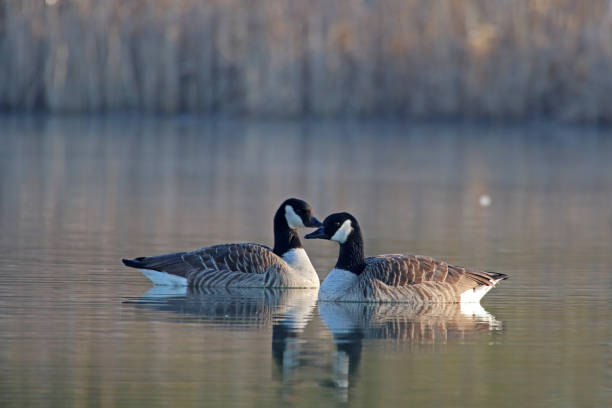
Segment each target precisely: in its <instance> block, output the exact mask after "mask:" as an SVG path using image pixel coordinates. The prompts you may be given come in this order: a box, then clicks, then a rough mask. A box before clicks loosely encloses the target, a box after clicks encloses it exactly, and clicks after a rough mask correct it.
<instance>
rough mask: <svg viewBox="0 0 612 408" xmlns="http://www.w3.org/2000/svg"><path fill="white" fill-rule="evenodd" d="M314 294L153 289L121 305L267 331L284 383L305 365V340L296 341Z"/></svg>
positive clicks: (311, 309)
mask: <svg viewBox="0 0 612 408" xmlns="http://www.w3.org/2000/svg"><path fill="white" fill-rule="evenodd" d="M317 293H318V290H317V289H270V288H198V289H194V288H185V287H170V286H154V287H152V288H151V289H150V290H148V291H147V292H146V293H144V294H143V295H142V296H141V297H139V298H136V299H130V300H128V301H125V302H124V303H125V304H131V305H135V306H138V307H144V308H147V309H153V310H159V311H165V312H172V313H174V314H177V315H179V316H181V317H186V316H188V317H191V318H194V319H197V321H200V322H212V323H214V324H220V325H224V326H232V325H239V326H240V327H241V329H246V330H248V328H249V327H251V328H260V327H270V326H271V327H272V358H273V361H274V363H275V365H276V366H277V369H278V370H277V371H278V373H279V374H280V377H281V378H280V380H281V381H282V382H283V383H285V384H287V383H291V382H292V381H293V379H294V372H295V370H296V369H297V368H298V367H299V366H300V365H301V364H302V363H303V361H302V360H301V359H300V356H301V355H302V346H303V344H304V341H303V340H301V339H300V338H299V336H300V334H301V333H302V332H303V330H304V328H305V327H306V326H307V324H308V322H310V320H311V319H312V317H313V312H314V307H315V304H316V301H317Z"/></svg>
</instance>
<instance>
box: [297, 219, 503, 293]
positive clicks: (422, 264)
mask: <svg viewBox="0 0 612 408" xmlns="http://www.w3.org/2000/svg"><path fill="white" fill-rule="evenodd" d="M305 238H307V239H313V238H321V239H329V240H331V241H336V242H338V243H339V244H340V253H339V255H338V261H337V262H336V266H335V267H334V269H332V271H331V272H330V273H329V275H328V276H327V278H325V280H324V281H323V283H322V284H321V289H320V290H319V300H331V301H346V302H408V303H413V304H420V303H443V302H449V303H459V302H480V299H481V298H482V297H483V296H484V295H485V294H486V293H487V292H488V291H489V290H490V289H491V288H492V287H493V286H495V284H496V283H497V282H499V281H500V280H503V279H506V278H507V275H505V274H503V273H494V272H482V271H477V270H472V269H466V268H462V267H459V266H452V265H449V264H447V263H446V262H443V261H437V260H435V259H432V258H430V257H428V256H421V255H401V254H394V255H378V256H373V257H368V258H364V255H363V238H362V235H361V229H360V228H359V223H357V220H356V219H355V217H353V216H352V215H351V214H349V213H336V214H332V215H330V216H328V217H327V218H326V219H325V221H323V226H322V227H320V228H319V229H317V230H316V231H314V232H312V233H310V234H308V235H306V236H305Z"/></svg>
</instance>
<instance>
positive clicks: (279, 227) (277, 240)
mask: <svg viewBox="0 0 612 408" xmlns="http://www.w3.org/2000/svg"><path fill="white" fill-rule="evenodd" d="M293 248H302V241H300V237H299V235H298V233H297V231H296V230H292V229H291V228H289V224H287V219H286V218H285V212H284V209H279V210H278V211H277V212H276V215H275V216H274V249H273V250H272V251H273V252H274V253H275V254H276V255H278V256H283V255H284V254H285V252H287V251H288V250H290V249H293Z"/></svg>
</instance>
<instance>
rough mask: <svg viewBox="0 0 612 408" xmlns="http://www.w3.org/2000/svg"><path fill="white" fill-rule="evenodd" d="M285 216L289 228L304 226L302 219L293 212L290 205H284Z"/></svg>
mask: <svg viewBox="0 0 612 408" xmlns="http://www.w3.org/2000/svg"><path fill="white" fill-rule="evenodd" d="M285 218H286V219H287V224H289V228H291V229H296V228H300V227H303V226H304V221H302V218H301V217H300V216H299V215H297V214H296V213H295V211H294V210H293V207H292V206H290V205H286V206H285Z"/></svg>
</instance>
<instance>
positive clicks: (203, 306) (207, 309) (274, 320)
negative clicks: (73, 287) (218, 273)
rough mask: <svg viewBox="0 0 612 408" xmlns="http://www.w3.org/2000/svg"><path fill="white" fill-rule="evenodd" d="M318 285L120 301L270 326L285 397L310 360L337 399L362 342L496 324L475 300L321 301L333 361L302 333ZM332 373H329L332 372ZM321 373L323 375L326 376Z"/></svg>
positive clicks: (412, 340) (167, 292)
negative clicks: (416, 303) (412, 301)
mask: <svg viewBox="0 0 612 408" xmlns="http://www.w3.org/2000/svg"><path fill="white" fill-rule="evenodd" d="M316 302H317V289H259V288H258V289H246V288H233V289H221V288H209V289H198V290H193V289H185V288H176V289H174V288H169V287H161V286H156V287H153V288H151V289H150V290H149V291H148V292H146V293H145V294H144V295H143V296H141V297H140V298H137V299H131V300H128V301H126V302H125V303H129V304H132V305H136V306H138V307H144V308H147V309H153V310H159V311H166V312H172V313H173V314H176V315H178V316H180V317H181V319H182V321H183V319H184V318H185V317H189V318H194V319H197V321H204V322H212V323H214V324H220V325H224V326H232V325H238V326H240V328H241V329H243V330H244V329H246V330H248V328H249V327H251V328H259V327H266V328H267V327H271V329H272V345H271V347H272V360H273V361H274V365H275V366H276V370H275V372H276V373H277V374H278V375H274V377H275V378H276V379H277V380H279V381H281V382H282V384H284V385H287V387H283V389H282V390H281V393H282V394H283V396H284V397H287V398H288V397H290V395H291V393H292V391H291V389H292V387H291V385H292V384H294V383H295V379H296V378H297V376H296V372H297V371H298V370H299V369H300V368H302V367H304V366H310V367H311V368H315V369H322V370H325V374H323V375H322V376H319V378H321V377H322V378H324V380H323V381H322V382H320V384H321V385H323V386H324V387H330V388H332V389H333V390H334V394H335V395H336V398H337V399H339V400H340V401H341V402H347V401H348V399H349V389H350V388H351V387H353V386H354V385H355V384H356V383H357V382H356V379H357V375H358V371H359V365H360V362H361V359H362V351H363V343H364V341H367V340H373V339H379V340H391V341H393V342H395V343H406V344H415V345H416V344H444V343H447V342H450V341H453V340H461V339H465V338H467V337H469V336H470V335H474V334H476V333H478V332H487V331H491V330H501V329H502V324H501V322H499V321H498V320H497V319H496V318H495V317H494V316H493V315H491V314H490V313H488V312H487V311H486V310H484V309H483V308H482V306H480V305H479V304H456V303H437V304H435V303H434V304H423V305H419V306H412V305H410V304H406V303H378V304H377V303H347V302H319V304H318V312H319V315H320V317H321V320H322V321H323V324H324V325H325V326H326V327H327V328H328V329H329V330H330V332H331V335H332V338H333V343H334V345H335V350H334V352H333V355H332V359H331V364H326V363H323V361H329V354H325V353H324V352H323V350H324V349H325V347H318V345H314V346H313V344H311V343H312V342H319V341H320V340H317V339H307V338H302V337H303V336H302V335H303V331H304V329H305V327H306V326H307V325H308V324H309V322H310V321H311V320H312V318H313V311H314V307H315V305H316ZM330 374H331V375H330ZM325 378H327V379H325Z"/></svg>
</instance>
